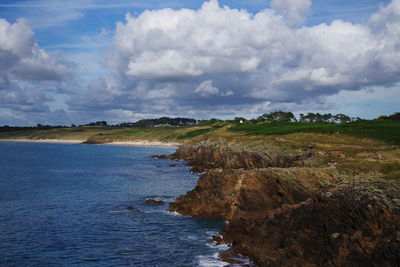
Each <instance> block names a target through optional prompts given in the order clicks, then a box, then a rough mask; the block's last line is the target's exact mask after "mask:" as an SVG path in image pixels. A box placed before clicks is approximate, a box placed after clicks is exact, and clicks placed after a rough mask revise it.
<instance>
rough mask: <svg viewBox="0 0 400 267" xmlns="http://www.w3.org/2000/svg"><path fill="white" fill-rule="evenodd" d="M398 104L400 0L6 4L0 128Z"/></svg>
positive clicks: (361, 110)
mask: <svg viewBox="0 0 400 267" xmlns="http://www.w3.org/2000/svg"><path fill="white" fill-rule="evenodd" d="M399 107H400V0H391V1H390V0H384V1H378V0H354V1H348V0H318V1H316V0H315V1H312V0H270V1H269V0H248V1H239V0H220V1H219V2H217V1H216V0H210V1H207V2H203V1H195V0H162V1H161V0H143V1H142V0H115V1H107V0H69V1H64V0H29V1H23V0H0V125H4V124H8V125H34V124H37V123H42V124H71V123H75V124H80V123H87V122H90V121H96V120H107V121H109V122H111V123H116V122H124V121H136V120H138V119H141V118H150V117H160V116H184V117H193V118H210V117H220V118H232V117H234V116H246V117H256V116H258V115H260V114H262V113H266V112H270V111H275V110H285V111H294V112H296V113H300V112H308V111H312V112H317V111H318V112H331V113H339V112H341V113H346V114H349V115H351V116H360V117H363V118H374V117H377V116H378V115H380V114H391V113H394V112H397V111H400V109H399Z"/></svg>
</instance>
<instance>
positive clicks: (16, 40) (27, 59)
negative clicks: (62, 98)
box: [0, 18, 71, 112]
mask: <svg viewBox="0 0 400 267" xmlns="http://www.w3.org/2000/svg"><path fill="white" fill-rule="evenodd" d="M0 69H1V71H0V107H3V108H8V109H12V110H17V111H21V112H45V111H48V106H47V104H46V102H48V101H51V98H50V97H48V96H47V95H46V94H45V93H44V92H42V91H41V90H39V89H38V86H36V85H37V84H38V83H43V85H44V83H48V82H53V83H54V82H56V83H59V82H62V81H64V80H65V79H66V78H67V77H70V76H71V64H70V63H68V62H67V61H65V60H64V59H63V58H62V56H61V55H60V54H59V53H53V54H49V53H47V52H46V51H44V50H43V49H41V48H40V47H39V46H38V45H37V44H36V42H35V40H34V33H33V32H32V30H31V29H30V27H29V26H28V24H27V21H26V20H18V21H17V22H16V23H14V24H10V23H8V22H7V21H6V20H4V19H1V18H0ZM28 84H29V85H28ZM45 87H46V86H45Z"/></svg>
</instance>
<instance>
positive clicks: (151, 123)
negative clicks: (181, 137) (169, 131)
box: [130, 117, 197, 127]
mask: <svg viewBox="0 0 400 267" xmlns="http://www.w3.org/2000/svg"><path fill="white" fill-rule="evenodd" d="M195 124H197V121H196V120H195V119H188V118H168V117H162V118H159V119H146V120H140V121H137V122H134V123H132V124H130V125H131V126H135V127H158V126H174V127H181V126H190V125H195Z"/></svg>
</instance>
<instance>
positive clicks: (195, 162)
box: [161, 144, 400, 266]
mask: <svg viewBox="0 0 400 267" xmlns="http://www.w3.org/2000/svg"><path fill="white" fill-rule="evenodd" d="M322 154H323V153H322ZM322 154H321V153H319V152H318V151H316V150H314V149H313V148H306V149H303V150H299V151H296V152H294V151H292V152H279V151H272V152H271V151H268V152H262V151H261V152H260V151H258V152H254V151H246V150H242V151H238V150H235V149H234V148H232V147H230V146H223V145H212V144H211V145H210V144H199V145H187V146H181V147H180V148H178V150H177V151H176V153H174V154H173V155H170V156H165V158H170V159H175V160H187V161H188V163H189V164H190V165H192V166H193V169H192V170H193V171H194V172H202V173H203V172H204V174H203V175H202V176H201V177H200V179H199V181H198V183H197V185H196V188H195V189H193V190H192V191H190V192H188V193H187V194H186V195H183V196H180V197H179V198H177V200H176V202H174V203H170V207H169V209H170V211H177V212H179V213H181V214H183V215H190V216H199V217H212V218H223V219H226V220H228V222H229V224H228V225H227V226H226V227H225V228H224V229H223V230H222V231H221V234H222V239H219V238H216V241H217V242H223V243H226V244H229V245H230V247H231V250H232V251H233V252H234V253H239V254H242V255H245V256H248V257H249V258H251V259H252V260H253V261H254V262H255V263H256V264H257V265H259V266H397V264H398V263H399V262H400V223H399V222H400V203H399V202H400V201H399V199H400V188H399V186H397V185H395V184H391V183H388V182H385V181H383V180H367V179H365V180H363V179H351V177H344V176H343V174H341V173H340V172H339V171H338V170H337V169H335V168H332V167H329V166H328V165H327V164H322V163H321V162H324V159H321V155H322ZM161 158H163V157H161Z"/></svg>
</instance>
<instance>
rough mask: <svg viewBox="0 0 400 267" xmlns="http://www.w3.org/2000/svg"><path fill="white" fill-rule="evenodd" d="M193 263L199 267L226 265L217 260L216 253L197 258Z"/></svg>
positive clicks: (220, 266) (221, 266)
mask: <svg viewBox="0 0 400 267" xmlns="http://www.w3.org/2000/svg"><path fill="white" fill-rule="evenodd" d="M195 263H196V264H197V265H198V266H200V267H223V266H226V265H227V263H226V262H224V261H222V260H220V259H219V257H218V253H214V254H213V255H200V256H197V257H196V262H195Z"/></svg>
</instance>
